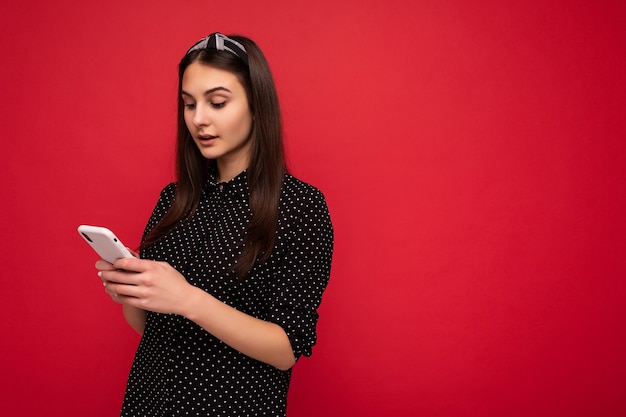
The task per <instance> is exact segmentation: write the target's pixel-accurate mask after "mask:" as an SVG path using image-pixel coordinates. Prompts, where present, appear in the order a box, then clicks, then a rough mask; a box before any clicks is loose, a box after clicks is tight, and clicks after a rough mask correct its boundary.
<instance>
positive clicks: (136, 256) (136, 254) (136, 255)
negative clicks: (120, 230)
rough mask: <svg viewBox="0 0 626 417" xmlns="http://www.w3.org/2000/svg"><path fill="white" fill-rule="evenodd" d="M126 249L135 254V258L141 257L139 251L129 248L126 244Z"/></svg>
mask: <svg viewBox="0 0 626 417" xmlns="http://www.w3.org/2000/svg"><path fill="white" fill-rule="evenodd" d="M126 249H128V251H129V252H130V254H131V255H133V256H134V257H135V258H139V254H138V253H137V252H135V251H134V250H132V249H131V248H129V247H128V246H126Z"/></svg>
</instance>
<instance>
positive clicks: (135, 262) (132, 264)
mask: <svg viewBox="0 0 626 417" xmlns="http://www.w3.org/2000/svg"><path fill="white" fill-rule="evenodd" d="M150 264H151V261H147V260H144V259H139V258H120V259H118V260H116V261H115V262H114V263H113V267H114V268H115V269H123V270H124V271H133V272H144V271H147V270H148V269H149V268H150Z"/></svg>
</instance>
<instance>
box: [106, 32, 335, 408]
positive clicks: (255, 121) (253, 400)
mask: <svg viewBox="0 0 626 417" xmlns="http://www.w3.org/2000/svg"><path fill="white" fill-rule="evenodd" d="M332 251H333V230H332V225H331V221H330V217H329V214H328V209H327V206H326V202H325V200H324V197H323V195H322V193H321V192H320V191H319V190H318V189H316V188H314V187H313V186H311V185H308V184H306V183H304V182H302V181H300V180H298V179H296V178H294V177H293V176H291V175H290V174H289V173H288V172H287V170H286V167H285V160H284V155H283V137H282V128H281V116H280V109H279V105H278V98H277V94H276V89H275V87H274V82H273V79H272V75H271V73H270V69H269V66H268V64H267V62H266V60H265V57H264V56H263V54H262V52H261V50H260V49H259V48H258V46H257V45H256V44H255V43H254V42H253V41H252V40H250V39H248V38H245V37H242V36H225V35H222V34H220V33H213V34H211V35H209V36H207V37H206V38H203V39H201V40H200V41H199V42H197V43H196V44H195V45H193V46H192V47H191V48H190V49H189V50H188V51H187V53H186V54H185V56H184V57H183V59H182V61H181V62H180V65H179V99H178V138H177V181H176V183H172V184H169V185H167V186H166V187H165V188H164V189H163V191H162V192H161V196H160V198H159V201H158V203H157V205H156V208H155V209H154V212H153V213H152V216H151V218H150V220H149V221H148V224H147V226H146V229H145V233H144V237H143V240H142V245H141V248H140V253H141V257H140V258H141V259H139V258H130V259H120V260H118V261H116V262H115V263H114V264H113V265H111V264H109V263H107V262H105V261H103V260H100V261H98V262H97V264H96V267H97V268H98V269H99V271H100V272H99V275H100V276H101V279H102V281H103V283H104V284H105V290H106V292H107V293H108V294H109V295H110V296H111V297H112V299H113V300H114V301H116V302H118V303H120V304H121V305H122V308H123V312H124V317H125V318H126V321H127V322H128V323H129V325H130V326H132V327H133V328H134V329H135V330H136V331H137V332H139V333H140V334H141V335H142V338H141V342H140V345H139V347H138V349H137V353H136V355H135V359H134V362H133V366H132V369H131V371H130V376H129V379H128V384H127V389H126V394H125V398H124V404H123V409H122V415H123V416H151V417H157V416H179V415H180V416H182V415H185V416H190V415H193V416H200V415H202V416H206V415H211V416H280V415H285V412H286V399H287V391H288V388H289V381H290V377H291V368H292V366H293V365H294V364H295V362H296V361H297V360H298V359H299V358H300V357H301V356H302V355H304V356H310V355H311V348H312V346H313V345H314V344H315V342H316V323H317V319H318V315H317V309H318V307H319V304H320V302H321V297H322V293H323V291H324V289H325V288H326V285H327V283H328V279H329V274H330V265H331V258H332Z"/></svg>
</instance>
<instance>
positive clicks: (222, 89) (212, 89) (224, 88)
mask: <svg viewBox="0 0 626 417" xmlns="http://www.w3.org/2000/svg"><path fill="white" fill-rule="evenodd" d="M216 91H226V92H229V93H232V91H230V90H229V89H228V88H226V87H221V86H220V87H213V88H210V89H208V90H206V91H205V92H204V94H203V95H205V96H208V95H209V94H213V93H215V92H216ZM180 93H181V94H182V95H185V96H189V97H192V95H191V94H189V93H188V92H186V91H185V90H182V91H181V92H180Z"/></svg>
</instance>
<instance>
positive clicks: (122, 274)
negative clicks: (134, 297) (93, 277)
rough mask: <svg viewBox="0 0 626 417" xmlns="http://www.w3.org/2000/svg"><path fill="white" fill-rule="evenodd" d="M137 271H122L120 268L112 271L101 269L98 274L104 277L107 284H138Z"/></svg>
mask: <svg viewBox="0 0 626 417" xmlns="http://www.w3.org/2000/svg"><path fill="white" fill-rule="evenodd" d="M137 275H138V274H137V273H135V272H128V271H122V270H119V269H114V270H112V271H100V272H98V276H99V277H100V279H102V282H103V283H104V282H106V285H109V284H112V283H115V284H125V285H137V284H138V278H137Z"/></svg>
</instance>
